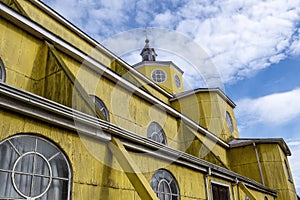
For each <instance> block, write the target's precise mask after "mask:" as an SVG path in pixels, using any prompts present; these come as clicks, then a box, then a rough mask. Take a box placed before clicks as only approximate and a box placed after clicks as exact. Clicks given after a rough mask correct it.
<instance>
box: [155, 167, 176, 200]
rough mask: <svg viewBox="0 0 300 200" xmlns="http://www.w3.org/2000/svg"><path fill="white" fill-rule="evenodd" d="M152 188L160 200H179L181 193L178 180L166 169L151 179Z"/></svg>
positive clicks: (160, 170) (157, 172)
mask: <svg viewBox="0 0 300 200" xmlns="http://www.w3.org/2000/svg"><path fill="white" fill-rule="evenodd" d="M150 184H151V187H152V189H153V191H154V192H155V193H156V196H157V197H158V198H159V199H160V200H163V199H171V200H179V199H180V193H179V187H178V183H177V181H176V179H175V178H174V177H173V175H172V174H171V173H170V172H168V171H167V170H164V169H159V170H157V171H156V172H155V174H154V175H153V176H152V179H151V183H150Z"/></svg>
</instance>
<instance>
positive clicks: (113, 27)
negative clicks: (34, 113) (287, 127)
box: [44, 0, 300, 83]
mask: <svg viewBox="0 0 300 200" xmlns="http://www.w3.org/2000/svg"><path fill="white" fill-rule="evenodd" d="M44 1H45V2H46V3H47V4H49V5H50V6H51V7H53V8H54V9H55V10H57V11H58V12H59V13H61V14H62V15H63V16H65V17H66V18H67V19H69V20H70V21H72V22H73V23H74V24H76V25H77V26H79V27H80V28H81V29H83V30H84V31H85V32H87V33H88V34H90V35H91V36H92V37H94V38H95V39H98V40H103V39H105V38H107V37H110V36H112V35H114V34H116V33H119V32H122V31H126V30H129V29H132V28H145V27H149V26H154V27H159V28H169V29H174V30H175V31H178V32H180V33H183V34H186V35H188V36H189V37H190V38H192V39H193V40H195V41H196V42H197V43H198V44H199V45H200V46H201V47H202V48H203V49H204V50H205V51H206V52H207V53H208V55H209V56H210V57H211V59H212V62H213V63H214V64H215V66H216V67H217V69H218V70H219V71H220V72H222V73H221V74H220V75H221V78H222V80H223V81H224V83H230V82H234V81H237V80H240V79H244V78H245V77H249V76H251V75H253V74H255V73H256V72H258V71H259V70H261V69H264V68H266V67H268V66H270V65H271V64H273V63H278V62H280V61H281V60H283V59H285V58H287V57H289V56H290V55H299V54H300V47H299V46H300V38H299V33H300V32H299V27H298V30H297V26H299V21H300V1H295V0H276V1H273V0H253V1H244V0H227V1H222V0H216V1H196V0H190V1H179V0H177V1H170V0H165V1H158V0H129V1H125V0H111V1H106V0H101V1H96V0H64V1H58V0H44ZM141 47H142V46H141ZM131 64H134V63H131Z"/></svg>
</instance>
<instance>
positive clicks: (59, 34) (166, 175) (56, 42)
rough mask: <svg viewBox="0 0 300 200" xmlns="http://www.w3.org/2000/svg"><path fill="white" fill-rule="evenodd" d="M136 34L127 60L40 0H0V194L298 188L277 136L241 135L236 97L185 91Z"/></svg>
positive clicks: (288, 195)
mask: <svg viewBox="0 0 300 200" xmlns="http://www.w3.org/2000/svg"><path fill="white" fill-rule="evenodd" d="M145 42H146V43H145V46H144V48H142V51H141V62H139V63H137V64H135V65H133V66H130V65H129V64H127V63H126V62H124V61H123V60H121V59H120V58H118V57H117V56H116V55H114V54H113V53H112V52H110V51H109V50H107V49H106V48H105V47H103V46H101V44H99V43H97V42H96V41H95V40H94V39H92V38H90V37H89V36H88V35H86V34H85V33H84V32H82V31H81V30H79V29H78V28H77V27H75V26H74V25H72V24H71V23H70V22H68V21H67V20H66V19H64V18H63V17H61V16H60V15H59V14H58V13H56V12H55V11H54V10H52V9H51V8H49V7H47V6H46V5H44V4H43V3H42V2H40V1H39V0H0V119H1V120H0V183H1V184H0V199H49V200H50V199H51V200H52V199H53V200H60V199H118V200H119V199H124V200H125V199H126V200H127V199H142V200H144V199H177V200H179V199H181V200H196V199H199V200H204V199H206V200H229V199H230V200H246V199H251V200H274V199H277V200H296V199H298V198H297V195H296V191H295V186H294V182H293V177H292V174H291V171H290V167H289V162H288V156H290V155H291V152H290V150H289V148H288V146H287V144H286V143H285V141H284V140H283V139H281V138H270V139H262V138H240V137H239V134H238V129H237V126H236V119H235V116H234V108H235V106H236V105H235V104H234V102H233V101H232V100H231V99H230V98H229V97H228V96H226V94H225V93H224V92H223V91H222V90H220V89H219V88H199V89H196V90H192V91H185V90H184V86H183V82H184V81H183V73H184V72H183V71H182V70H181V69H180V66H177V65H176V64H175V63H173V62H172V61H158V60H157V58H156V56H157V54H156V52H155V49H153V48H151V45H150V41H149V39H148V38H147V39H146V41H145ZM141 45H143V44H141Z"/></svg>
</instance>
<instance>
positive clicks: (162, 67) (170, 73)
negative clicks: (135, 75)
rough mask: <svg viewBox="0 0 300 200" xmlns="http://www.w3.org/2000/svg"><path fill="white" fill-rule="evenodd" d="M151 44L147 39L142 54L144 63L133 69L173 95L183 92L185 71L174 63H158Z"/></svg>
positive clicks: (136, 65)
mask: <svg viewBox="0 0 300 200" xmlns="http://www.w3.org/2000/svg"><path fill="white" fill-rule="evenodd" d="M149 42H150V41H149V39H148V38H146V40H145V43H146V44H145V46H144V48H143V49H142V51H141V53H140V55H141V57H142V61H141V62H139V63H137V64H135V65H134V66H133V67H134V68H135V69H136V70H138V71H139V72H141V73H142V74H144V75H145V76H146V77H147V78H149V79H151V80H152V81H154V82H155V83H156V84H158V85H159V86H160V87H162V88H163V89H165V90H166V91H168V92H170V93H171V94H176V93H180V92H183V91H184V87H183V79H182V75H183V71H182V70H181V69H180V68H179V67H178V66H176V65H175V64H174V63H173V62H172V61H157V60H156V57H157V54H156V52H155V50H154V48H151V47H150V45H149Z"/></svg>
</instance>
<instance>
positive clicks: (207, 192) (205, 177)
mask: <svg viewBox="0 0 300 200" xmlns="http://www.w3.org/2000/svg"><path fill="white" fill-rule="evenodd" d="M210 175H211V169H210V168H208V169H207V174H205V176H204V179H205V189H206V199H207V200H210V195H209V194H210V192H209V184H208V177H209V176H210Z"/></svg>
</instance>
